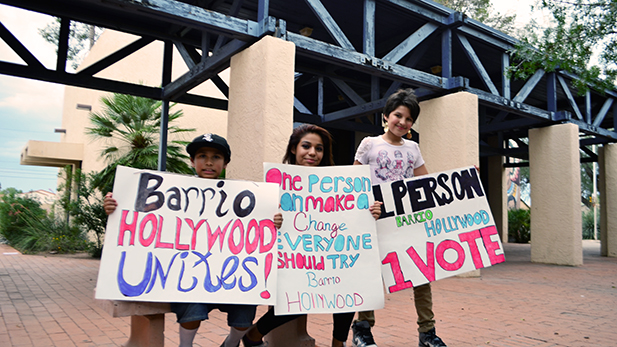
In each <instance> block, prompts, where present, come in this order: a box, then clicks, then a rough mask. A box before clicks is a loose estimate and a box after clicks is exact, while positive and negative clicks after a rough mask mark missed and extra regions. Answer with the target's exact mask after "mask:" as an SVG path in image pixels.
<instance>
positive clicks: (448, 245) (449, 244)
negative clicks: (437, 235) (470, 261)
mask: <svg viewBox="0 0 617 347" xmlns="http://www.w3.org/2000/svg"><path fill="white" fill-rule="evenodd" d="M448 249H453V250H455V251H456V253H457V259H456V261H455V262H453V263H449V262H448V261H446V259H445V258H444V256H443V255H444V253H445V252H446V250H448ZM436 251H437V264H439V266H441V268H442V269H444V270H446V271H456V270H458V269H460V268H461V267H462V266H463V264H464V263H465V251H464V250H463V247H461V245H460V244H459V243H458V242H456V241H454V240H443V241H441V242H440V243H439V245H437V249H436Z"/></svg>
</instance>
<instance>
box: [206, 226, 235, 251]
mask: <svg viewBox="0 0 617 347" xmlns="http://www.w3.org/2000/svg"><path fill="white" fill-rule="evenodd" d="M231 222H232V221H229V222H227V224H225V227H224V228H223V230H222V231H221V227H220V226H219V227H217V228H216V231H215V232H214V234H213V233H212V229H211V228H210V223H208V221H206V227H207V228H208V251H210V250H211V249H212V245H214V243H215V242H216V239H217V238H218V239H219V246H220V250H221V251H223V240H224V238H225V234H226V233H227V227H229V224H231Z"/></svg>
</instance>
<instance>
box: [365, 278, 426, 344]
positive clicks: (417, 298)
mask: <svg viewBox="0 0 617 347" xmlns="http://www.w3.org/2000/svg"><path fill="white" fill-rule="evenodd" d="M413 299H414V304H415V306H416V313H417V315H418V332H421V333H425V332H427V331H429V330H431V329H433V328H434V327H435V319H434V318H435V315H434V314H433V294H432V293H431V284H430V283H427V284H423V285H421V286H418V287H414V288H413ZM357 321H367V322H368V324H369V325H370V326H371V327H373V326H375V311H364V312H358V319H356V322H357Z"/></svg>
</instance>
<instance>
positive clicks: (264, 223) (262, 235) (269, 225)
mask: <svg viewBox="0 0 617 347" xmlns="http://www.w3.org/2000/svg"><path fill="white" fill-rule="evenodd" d="M266 229H269V230H270V243H268V244H264V240H265V239H266ZM276 233H277V231H276V227H275V226H274V222H273V221H272V220H270V219H264V220H261V221H260V222H259V253H266V252H268V251H270V250H271V249H272V247H274V245H275V244H276Z"/></svg>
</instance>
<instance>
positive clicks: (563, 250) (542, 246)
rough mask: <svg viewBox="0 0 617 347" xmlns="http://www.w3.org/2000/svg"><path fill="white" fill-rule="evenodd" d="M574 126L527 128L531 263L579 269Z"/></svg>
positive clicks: (578, 186) (578, 187)
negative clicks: (568, 266) (576, 267)
mask: <svg viewBox="0 0 617 347" xmlns="http://www.w3.org/2000/svg"><path fill="white" fill-rule="evenodd" d="M578 143H579V140H578V126H577V125H575V124H559V125H553V126H550V127H545V128H538V129H531V130H529V171H530V172H529V181H530V182H531V261H532V262H537V263H546V264H558V265H573V266H577V265H582V264H583V247H582V224H581V223H582V221H581V168H580V159H579V145H578Z"/></svg>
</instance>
